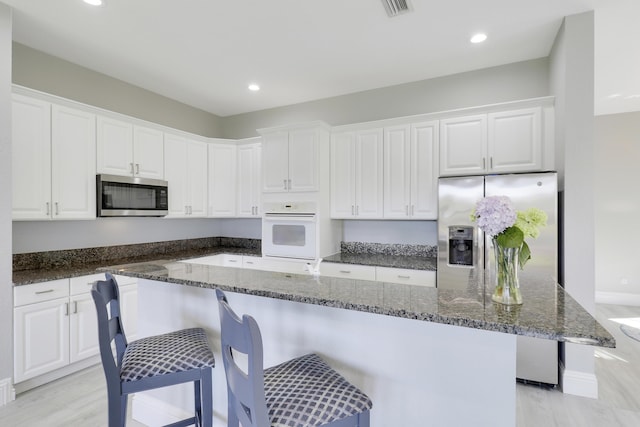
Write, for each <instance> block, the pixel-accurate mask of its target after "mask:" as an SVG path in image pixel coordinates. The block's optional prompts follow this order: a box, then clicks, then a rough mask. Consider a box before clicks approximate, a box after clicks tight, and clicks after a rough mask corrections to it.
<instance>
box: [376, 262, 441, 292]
mask: <svg viewBox="0 0 640 427" xmlns="http://www.w3.org/2000/svg"><path fill="white" fill-rule="evenodd" d="M376 280H377V281H378V282H387V283H404V284H407V285H419V286H428V287H431V288H434V287H435V286H436V272H435V271H429V270H411V269H407V268H393V267H376Z"/></svg>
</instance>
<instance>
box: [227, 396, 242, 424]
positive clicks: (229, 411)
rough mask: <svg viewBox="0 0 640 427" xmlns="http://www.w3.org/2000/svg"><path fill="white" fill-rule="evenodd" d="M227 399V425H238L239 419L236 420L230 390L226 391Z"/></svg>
mask: <svg viewBox="0 0 640 427" xmlns="http://www.w3.org/2000/svg"><path fill="white" fill-rule="evenodd" d="M227 401H228V404H227V427H239V426H240V420H238V416H237V415H236V408H235V404H234V402H233V394H232V393H231V391H229V393H227Z"/></svg>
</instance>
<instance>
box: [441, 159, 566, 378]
mask: <svg viewBox="0 0 640 427" xmlns="http://www.w3.org/2000/svg"><path fill="white" fill-rule="evenodd" d="M485 196H508V197H509V198H510V199H511V200H512V202H513V205H514V207H515V209H516V210H525V209H528V208H531V207H535V208H539V209H542V210H544V211H545V212H546V213H547V215H548V222H547V226H546V227H544V228H542V229H541V232H540V236H538V237H537V238H536V239H527V244H528V245H529V247H530V248H531V253H532V258H531V259H530V260H529V262H528V263H527V265H526V266H525V268H524V270H521V271H520V272H519V276H520V282H521V283H523V281H526V277H527V276H528V275H532V274H543V275H547V276H552V277H554V278H556V279H557V277H558V184H557V174H556V173H555V172H545V173H532V174H509V175H488V176H466V177H453V178H440V180H439V185H438V210H439V212H438V271H437V286H438V287H440V288H456V287H465V286H466V284H467V282H468V278H469V274H470V273H471V272H472V271H474V270H475V271H474V272H476V273H478V274H482V273H484V272H485V271H489V272H492V271H493V270H492V269H493V268H494V265H495V264H494V261H493V253H492V249H491V242H490V240H489V239H488V238H486V237H485V235H484V233H483V232H482V231H481V230H480V229H479V228H478V227H477V224H476V223H474V222H472V221H471V218H470V214H471V212H472V210H473V208H474V207H475V204H476V202H477V201H478V200H480V199H481V198H482V197H485ZM489 286H492V284H489ZM525 304H526V301H525ZM517 346H518V349H517V357H518V359H517V363H516V376H517V378H520V379H522V380H526V381H532V382H539V383H546V384H554V385H555V384H557V383H558V343H557V342H556V341H551V340H543V339H538V338H530V337H523V336H518V344H517Z"/></svg>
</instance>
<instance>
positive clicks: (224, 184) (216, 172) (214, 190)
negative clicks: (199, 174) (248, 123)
mask: <svg viewBox="0 0 640 427" xmlns="http://www.w3.org/2000/svg"><path fill="white" fill-rule="evenodd" d="M237 151H239V148H236V146H235V145H234V144H210V145H209V174H208V176H209V177H208V181H209V185H208V187H209V189H208V192H209V209H208V215H209V216H210V217H233V216H235V215H236V188H237V187H236V168H237V166H236V162H238V164H239V163H240V161H239V160H237V159H236V157H237ZM241 176H242V174H241V173H240V172H238V178H240V177H241ZM238 191H240V190H238Z"/></svg>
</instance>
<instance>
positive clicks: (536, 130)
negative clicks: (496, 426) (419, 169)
mask: <svg viewBox="0 0 640 427" xmlns="http://www.w3.org/2000/svg"><path fill="white" fill-rule="evenodd" d="M541 111H542V109H541V107H532V108H523V109H519V110H512V111H502V112H494V113H488V114H477V115H473V116H465V117H455V118H447V119H442V120H440V175H442V176H446V175H473V174H484V173H506V172H528V171H536V170H541V169H542V163H543V162H542V149H543V144H542V113H541Z"/></svg>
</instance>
